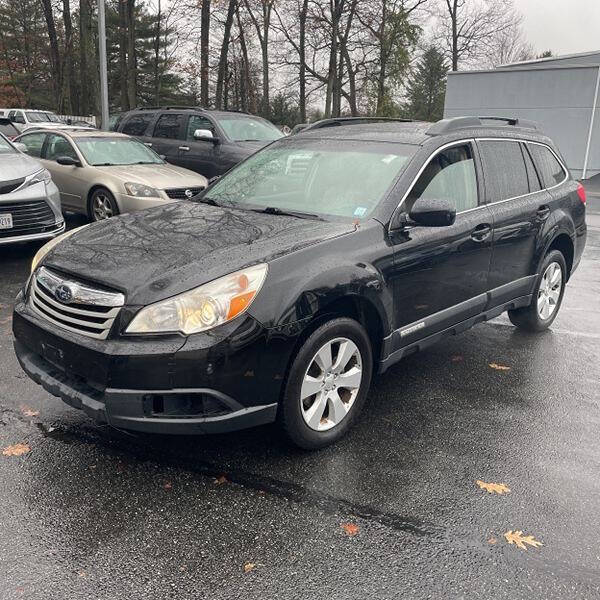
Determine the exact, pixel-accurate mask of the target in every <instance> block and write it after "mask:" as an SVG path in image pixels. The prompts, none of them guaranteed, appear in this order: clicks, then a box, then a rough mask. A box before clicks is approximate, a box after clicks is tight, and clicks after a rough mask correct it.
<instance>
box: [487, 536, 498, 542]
mask: <svg viewBox="0 0 600 600" xmlns="http://www.w3.org/2000/svg"><path fill="white" fill-rule="evenodd" d="M497 541H498V540H497V539H496V538H495V537H494V536H492V537H491V538H490V539H489V540H488V544H495V543H496V542H497Z"/></svg>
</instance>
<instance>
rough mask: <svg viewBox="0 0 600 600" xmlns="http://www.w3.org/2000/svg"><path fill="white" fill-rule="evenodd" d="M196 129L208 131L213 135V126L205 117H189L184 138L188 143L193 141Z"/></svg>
mask: <svg viewBox="0 0 600 600" xmlns="http://www.w3.org/2000/svg"><path fill="white" fill-rule="evenodd" d="M196 129H208V130H209V131H211V132H212V134H213V135H215V126H214V125H213V124H212V122H211V121H209V120H208V119H207V118H206V117H201V116H199V115H191V116H190V118H189V120H188V126H187V134H186V138H185V139H186V140H187V141H188V142H193V141H194V131H196ZM209 143H210V142H209Z"/></svg>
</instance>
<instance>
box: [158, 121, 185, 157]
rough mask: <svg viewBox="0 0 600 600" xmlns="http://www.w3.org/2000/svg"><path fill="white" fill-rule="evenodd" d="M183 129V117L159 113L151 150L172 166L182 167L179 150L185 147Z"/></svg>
mask: <svg viewBox="0 0 600 600" xmlns="http://www.w3.org/2000/svg"><path fill="white" fill-rule="evenodd" d="M184 127H185V115H183V114H182V113H174V112H171V111H169V112H163V113H161V115H160V116H159V117H158V120H157V121H156V124H155V125H154V132H153V134H152V140H151V142H152V150H154V152H156V153H157V154H160V155H163V156H164V157H165V158H166V161H167V162H169V163H171V164H172V165H180V166H183V164H182V163H183V158H182V157H181V155H180V150H179V148H180V146H183V145H185V143H184V140H185V132H184Z"/></svg>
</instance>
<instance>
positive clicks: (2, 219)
mask: <svg viewBox="0 0 600 600" xmlns="http://www.w3.org/2000/svg"><path fill="white" fill-rule="evenodd" d="M12 227H13V220H12V215H11V214H10V213H4V214H2V213H0V229H12Z"/></svg>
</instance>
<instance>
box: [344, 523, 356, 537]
mask: <svg viewBox="0 0 600 600" xmlns="http://www.w3.org/2000/svg"><path fill="white" fill-rule="evenodd" d="M340 527H341V528H342V529H343V530H344V532H345V533H346V535H348V536H350V537H352V536H355V535H356V534H357V533H358V525H355V524H354V523H342V524H341V526H340Z"/></svg>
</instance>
